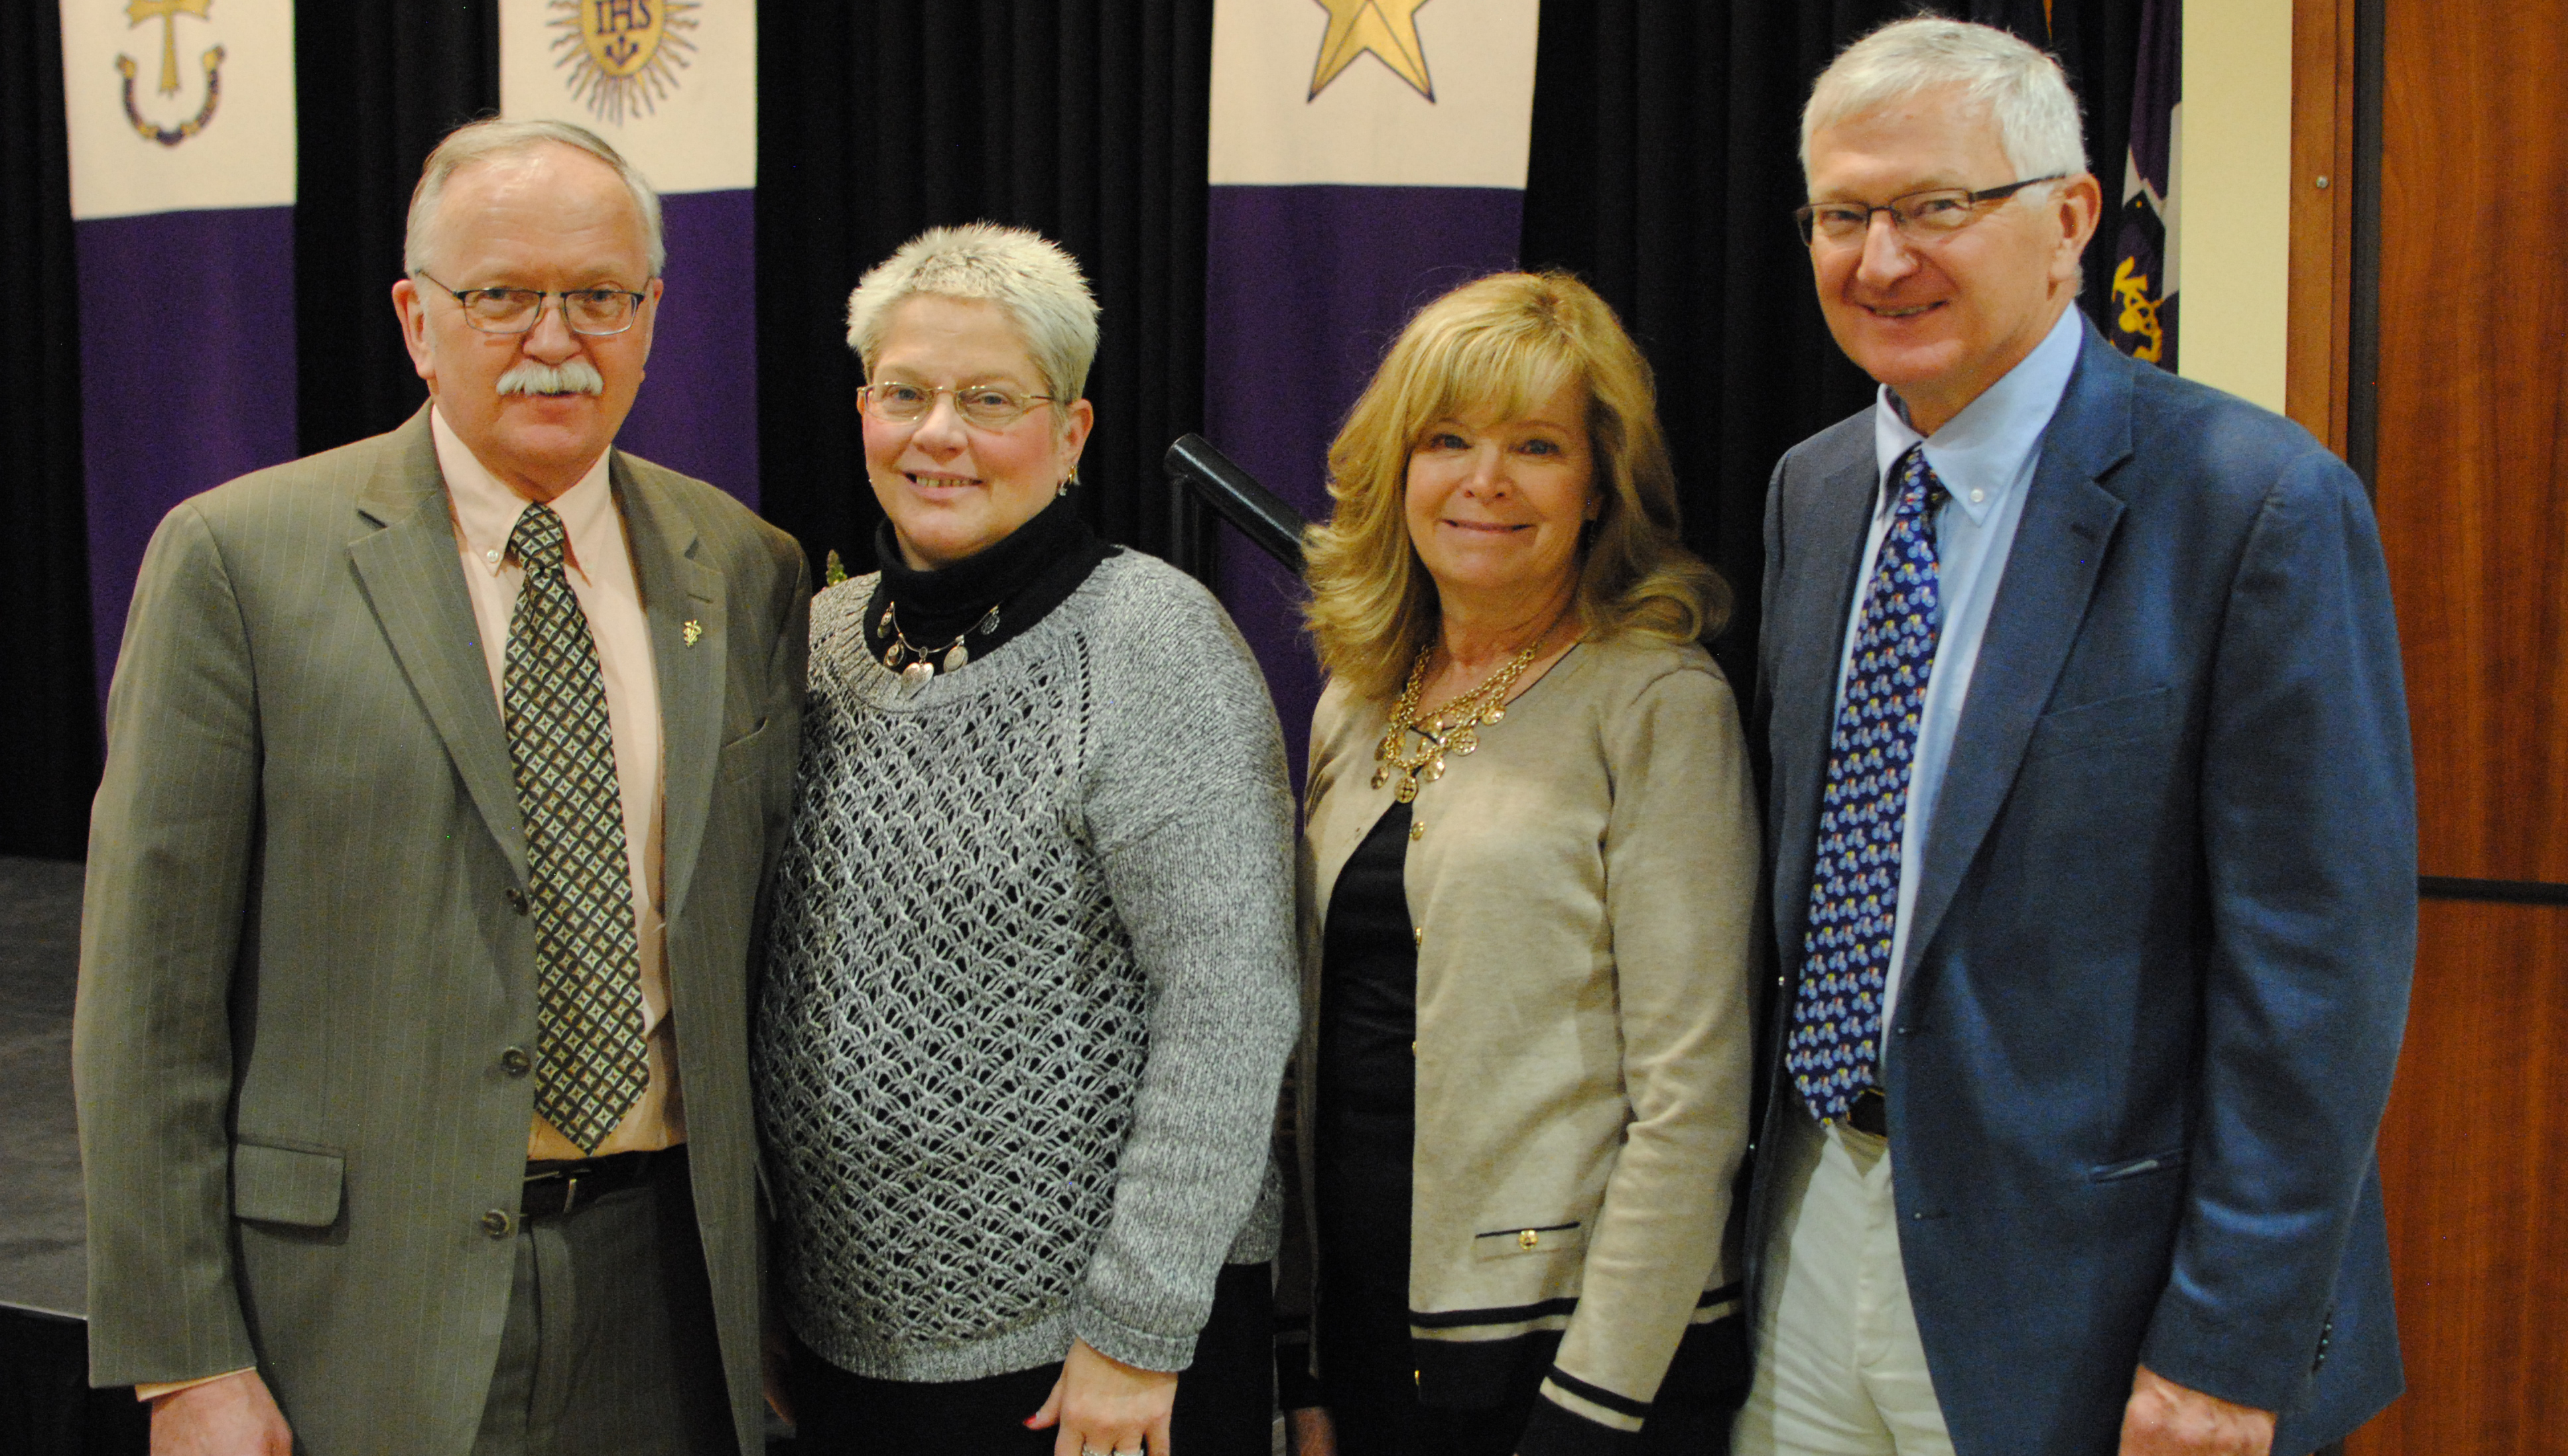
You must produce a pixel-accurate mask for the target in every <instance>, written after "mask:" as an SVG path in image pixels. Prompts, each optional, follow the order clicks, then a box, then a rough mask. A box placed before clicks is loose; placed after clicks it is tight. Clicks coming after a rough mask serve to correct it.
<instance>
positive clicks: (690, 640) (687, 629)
mask: <svg viewBox="0 0 2568 1456" xmlns="http://www.w3.org/2000/svg"><path fill="white" fill-rule="evenodd" d="M704 635H705V624H704V623H702V622H699V621H697V620H696V619H695V618H693V617H689V618H688V619H687V625H686V626H684V627H681V628H679V629H678V636H679V637H680V638H681V639H682V640H684V641H685V643H686V644H687V646H689V647H693V646H695V645H696V639H697V638H699V637H702V636H704Z"/></svg>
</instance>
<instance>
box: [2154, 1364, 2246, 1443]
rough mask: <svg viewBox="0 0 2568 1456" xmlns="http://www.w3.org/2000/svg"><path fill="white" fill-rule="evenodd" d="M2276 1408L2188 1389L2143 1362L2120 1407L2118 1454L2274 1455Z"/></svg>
mask: <svg viewBox="0 0 2568 1456" xmlns="http://www.w3.org/2000/svg"><path fill="white" fill-rule="evenodd" d="M2273 1450H2274V1413H2273V1412H2272V1411H2270V1410H2258V1409H2256V1408H2255V1407H2254V1406H2249V1405H2232V1404H2230V1403H2229V1402H2228V1401H2226V1400H2223V1399H2221V1398H2220V1397H2219V1396H2217V1395H2205V1394H2203V1393H2202V1392H2201V1391H2199V1390H2191V1389H2187V1388H2186V1387H2184V1386H2182V1385H2178V1384H2177V1383H2175V1382H2174V1381H2173V1380H2170V1379H2168V1378H2167V1377H2166V1376H2164V1375H2161V1374H2159V1373H2158V1372H2157V1371H2155V1370H2152V1369H2150V1368H2149V1367H2148V1366H2146V1365H2142V1366H2140V1368H2139V1373H2138V1374H2136V1375H2133V1376H2132V1377H2131V1399H2130V1403H2129V1404H2127V1405H2125V1406H2123V1407H2122V1449H2121V1456H2272V1453H2273Z"/></svg>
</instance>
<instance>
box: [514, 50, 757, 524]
mask: <svg viewBox="0 0 2568 1456" xmlns="http://www.w3.org/2000/svg"><path fill="white" fill-rule="evenodd" d="M499 111H500V114H501V115H502V116H506V117H509V118H513V119H523V120H549V121H563V122H576V123H578V124H579V125H581V126H583V127H586V128H588V129H589V130H590V131H592V132H595V133H597V134H598V135H599V136H601V137H603V138H605V139H606V140H607V141H608V142H610V143H612V144H614V146H615V148H616V149H617V150H618V151H621V152H623V153H624V156H625V158H626V159H627V160H628V161H630V162H632V163H633V165H634V166H635V167H636V168H638V169H639V170H640V171H641V173H642V175H643V176H645V177H647V178H649V179H650V182H651V185H652V186H654V187H656V188H658V189H659V191H660V206H661V216H662V220H663V223H664V225H665V226H666V228H667V233H668V243H669V266H668V270H667V272H666V274H665V275H664V277H665V279H666V289H665V292H664V293H663V294H662V297H661V300H660V311H659V317H658V319H657V321H656V323H655V325H654V333H653V337H652V340H651V365H650V373H649V376H648V378H647V379H646V380H645V381H644V383H643V386H642V394H641V396H640V398H638V399H637V400H635V401H634V405H633V414H632V415H631V416H630V417H629V418H628V419H626V420H625V422H624V430H623V433H622V434H620V435H619V436H617V437H616V443H617V444H619V445H622V446H623V447H624V448H626V449H629V450H631V451H633V452H634V453H635V454H638V455H641V456H643V457H644V458H646V459H650V460H655V461H657V462H659V463H660V464H663V465H667V466H668V467H669V468H671V469H673V470H683V471H685V472H686V473H688V474H690V475H694V476H696V477H698V478H699V479H704V480H710V481H712V482H713V483H715V484H716V485H719V486H721V487H722V488H724V489H725V490H728V491H730V492H731V493H732V494H734V495H736V496H738V497H740V498H741V499H742V500H744V501H746V502H748V503H749V505H750V506H752V507H753V508H755V507H756V506H757V504H758V322H757V304H758V295H757V289H756V286H755V283H754V272H755V270H756V267H757V261H758V235H757V217H756V212H757V209H756V207H755V206H754V198H755V194H754V192H753V191H752V190H751V189H752V188H754V187H755V186H756V185H757V184H758V6H757V4H756V0H499Z"/></svg>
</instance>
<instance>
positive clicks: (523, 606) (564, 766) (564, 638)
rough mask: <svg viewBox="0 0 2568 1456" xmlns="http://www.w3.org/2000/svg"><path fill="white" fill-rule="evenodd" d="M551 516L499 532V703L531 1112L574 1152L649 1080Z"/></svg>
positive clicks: (580, 616)
mask: <svg viewBox="0 0 2568 1456" xmlns="http://www.w3.org/2000/svg"><path fill="white" fill-rule="evenodd" d="M563 539H564V538H563V532H562V522H561V517H560V516H558V515H555V514H554V513H553V512H552V510H551V508H550V507H548V506H543V505H529V506H527V507H526V509H525V511H524V513H523V514H521V515H519V516H518V517H517V527H516V529H515V530H514V531H512V532H510V533H509V537H508V546H509V549H511V550H513V551H515V552H516V553H517V560H518V562H519V564H521V565H522V566H523V567H524V568H525V572H526V579H525V583H524V585H522V586H520V587H518V589H517V604H516V606H515V608H514V609H513V610H512V611H511V612H510V613H509V615H508V653H507V658H506V667H505V669H504V670H503V671H502V672H501V674H500V683H501V688H500V693H499V701H500V707H501V709H502V715H501V716H502V717H503V718H504V719H505V720H506V722H507V728H508V753H509V756H510V757H511V758H512V759H514V760H515V763H516V779H517V809H518V812H519V813H520V814H521V815H522V816H523V817H524V819H525V824H526V881H527V885H528V887H529V888H530V889H532V890H533V891H534V893H533V895H532V896H530V897H529V901H530V903H529V904H528V906H527V913H528V915H529V916H530V917H531V918H532V919H533V921H534V931H535V998H536V1000H535V1037H536V1040H535V1047H536V1055H535V1069H536V1077H535V1110H536V1111H537V1112H540V1113H542V1114H543V1117H544V1120H545V1121H547V1122H549V1123H551V1124H552V1125H553V1126H554V1127H555V1128H556V1129H558V1130H559V1131H560V1132H561V1134H562V1136H564V1137H566V1138H569V1139H570V1140H571V1141H572V1142H573V1143H574V1144H576V1145H577V1146H578V1147H579V1150H580V1151H581V1152H583V1153H585V1152H591V1151H594V1150H595V1149H596V1147H597V1145H598V1144H599V1143H601V1142H604V1141H605V1140H606V1135H607V1134H608V1133H610V1132H613V1131H614V1130H615V1125H616V1124H617V1123H619V1122H621V1121H623V1120H624V1113H625V1110H626V1109H627V1108H629V1107H631V1106H632V1105H633V1102H634V1099H635V1098H637V1097H639V1096H641V1095H642V1090H643V1088H644V1086H645V1085H647V1084H648V1083H649V1081H650V1064H649V1063H648V1062H647V1061H646V1060H645V1059H644V1054H643V1035H642V961H641V954H640V944H639V942H638V941H637V940H636V939H635V936H634V930H633V881H632V878H631V877H632V868H631V865H630V863H629V862H628V861H627V860H626V858H625V852H624V800H623V794H622V791H621V788H620V786H619V785H618V783H617V782H616V777H615V738H614V734H613V732H612V731H611V728H610V725H609V723H608V721H607V716H606V680H605V679H604V677H603V676H601V675H600V673H599V671H598V666H597V644H596V641H595V640H594V639H593V638H591V637H590V636H589V631H588V617H587V615H586V614H585V613H583V612H581V611H580V609H579V599H578V598H577V597H576V596H574V595H572V594H571V589H570V580H569V578H567V577H565V576H564V575H563V574H562V557H563Z"/></svg>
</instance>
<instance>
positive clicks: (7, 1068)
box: [0, 857, 89, 1318]
mask: <svg viewBox="0 0 2568 1456" xmlns="http://www.w3.org/2000/svg"><path fill="white" fill-rule="evenodd" d="M80 907H81V867H80V866H79V865H77V864H67V863H63V862H61V861H58V860H44V859H10V858H6V857H0V1305H14V1306H17V1307H19V1308H21V1309H28V1310H42V1311H44V1312H46V1313H49V1314H67V1315H70V1316H72V1317H74V1318H78V1317H80V1316H82V1315H83V1314H84V1313H86V1312H87V1310H88V1299H87V1291H86V1285H87V1282H88V1279H89V1261H88V1257H87V1240H86V1238H85V1236H84V1233H83V1230H82V1227H81V1178H80V1130H79V1126H78V1124H77V1122H76V1121H75V1119H74V1116H73V1112H72V991H73V987H74V985H75V984H76V983H77V981H78V979H79V972H80Z"/></svg>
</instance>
